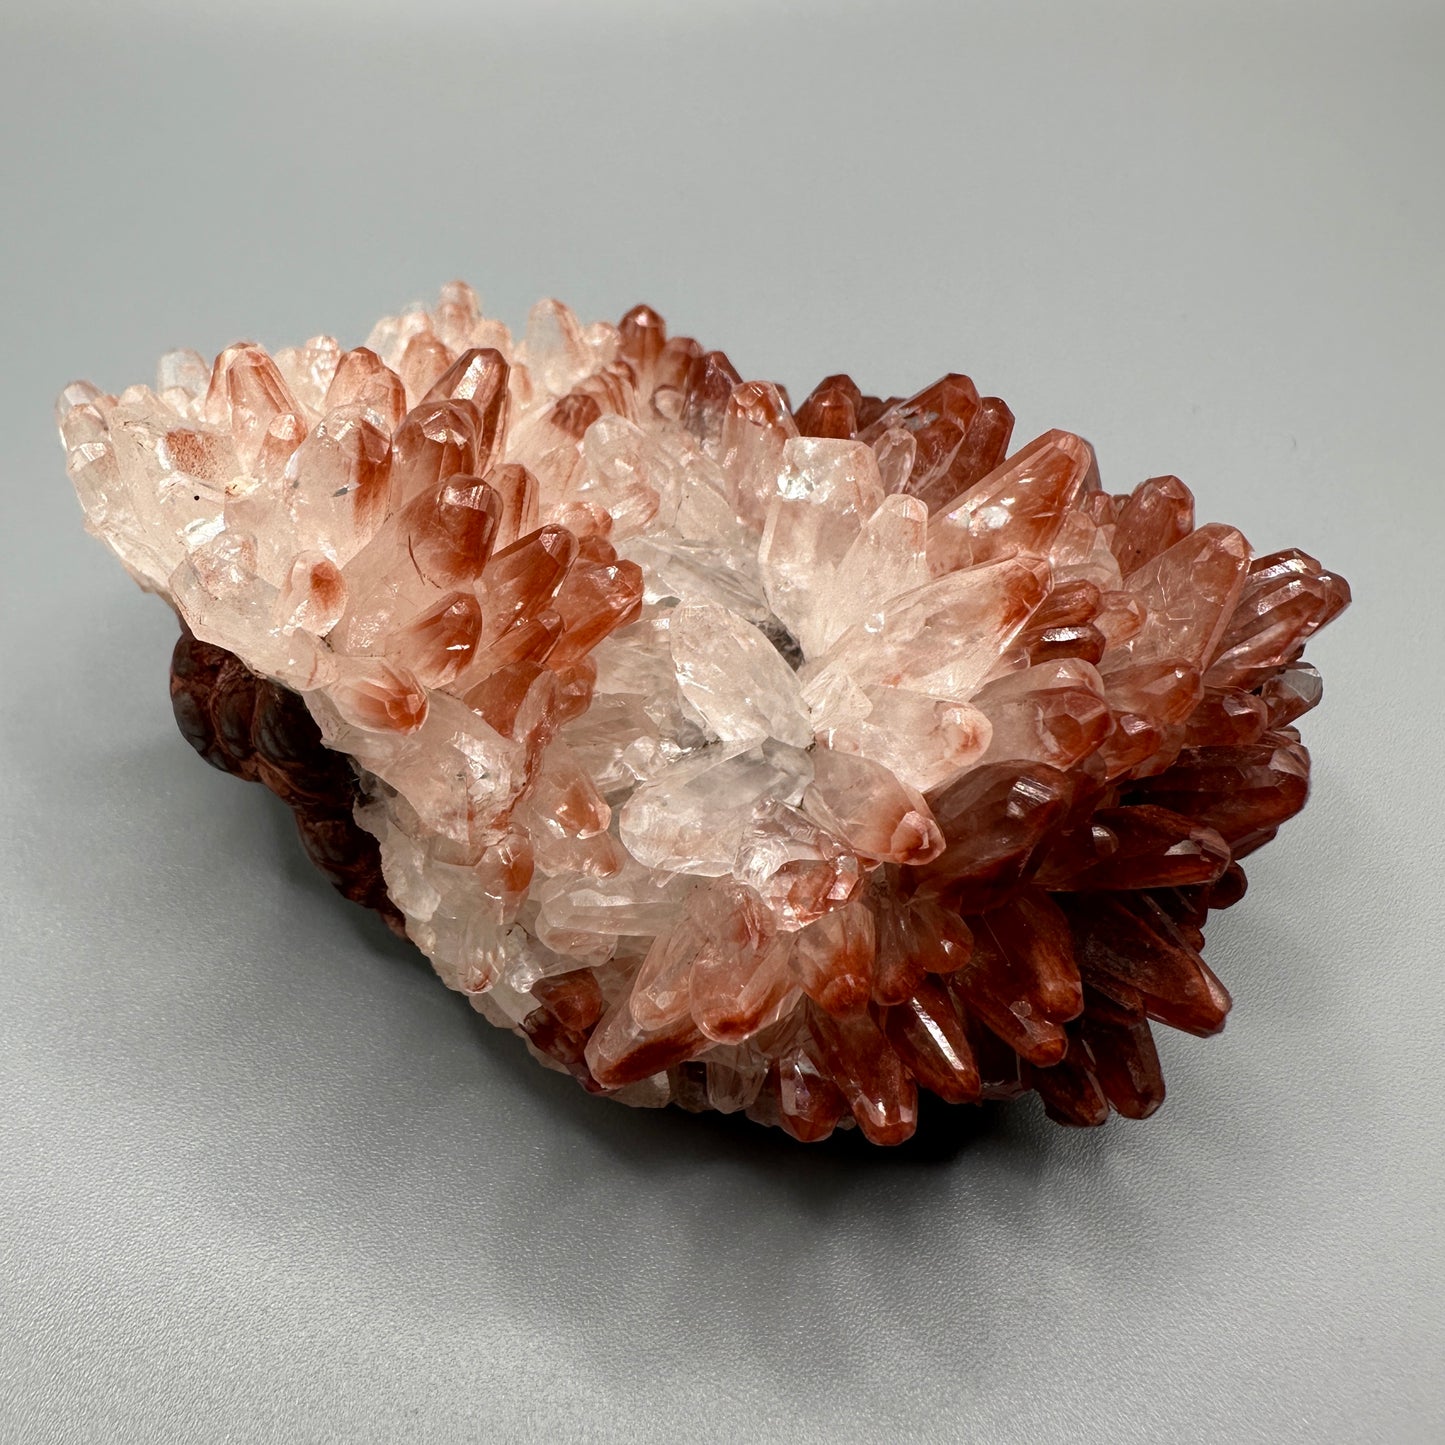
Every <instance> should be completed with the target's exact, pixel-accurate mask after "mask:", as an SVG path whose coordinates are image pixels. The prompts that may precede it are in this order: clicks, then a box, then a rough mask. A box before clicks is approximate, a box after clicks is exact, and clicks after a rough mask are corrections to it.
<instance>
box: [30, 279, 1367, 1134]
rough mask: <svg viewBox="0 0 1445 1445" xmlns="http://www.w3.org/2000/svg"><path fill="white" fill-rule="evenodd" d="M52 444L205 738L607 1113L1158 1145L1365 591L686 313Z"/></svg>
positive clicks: (1052, 445)
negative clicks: (1218, 945) (1029, 1108)
mask: <svg viewBox="0 0 1445 1445" xmlns="http://www.w3.org/2000/svg"><path fill="white" fill-rule="evenodd" d="M59 417H60V428H61V435H62V438H63V440H64V443H65V446H66V449H67V452H68V456H69V469H70V475H71V477H72V479H73V481H74V483H75V487H76V490H77V492H78V493H79V496H80V500H81V503H82V505H83V507H84V510H85V514H86V518H87V522H88V525H89V527H90V529H91V530H92V531H93V532H95V533H96V534H97V535H99V536H100V537H101V538H103V539H104V540H105V541H106V542H107V543H108V544H109V546H110V547H111V548H112V549H113V550H114V551H115V553H116V554H117V555H118V556H119V557H120V559H121V561H122V562H123V563H124V564H125V566H126V567H127V569H128V570H129V571H130V572H131V574H132V576H134V577H135V579H136V580H137V581H138V582H139V583H140V584H141V586H142V587H145V588H147V589H148V590H151V591H154V592H158V593H159V594H160V595H161V596H163V597H164V598H166V599H167V600H168V601H169V602H170V603H171V605H172V606H173V607H174V608H175V610H176V612H177V613H178V614H179V617H180V620H181V624H182V637H181V641H180V643H179V645H178V646H177V649H176V653H175V658H174V663H173V672H172V694H173V698H174V702H175V709H176V715H177V718H178V720H179V722H180V724H181V727H182V730H183V732H184V733H185V735H186V737H187V738H188V739H189V740H190V741H191V742H192V744H193V745H194V746H195V747H196V748H197V750H198V751H200V752H201V754H202V755H203V756H204V757H206V758H207V759H208V760H209V761H210V762H212V763H214V764H216V765H217V766H219V767H222V768H225V769H227V770H229V771H231V772H234V773H237V774H239V775H241V776H243V777H249V778H255V779H258V780H260V781H261V782H264V783H265V784H266V785H267V786H268V787H270V788H271V789H273V790H274V791H275V792H277V793H278V794H280V795H281V796H282V797H283V798H285V799H286V801H287V802H289V803H290V804H291V806H292V807H293V808H294V809H295V812H296V816H297V820H298V823H299V825H300V829H301V833H302V836H303V839H304V841H305V844H306V847H307V849H308V851H309V853H310V854H311V856H312V858H313V859H314V860H315V861H316V862H317V863H318V865H319V866H320V867H322V868H323V869H324V870H325V871H326V872H327V873H328V875H329V876H330V877H331V878H332V880H333V881H334V882H335V883H336V884H337V886H338V887H339V888H341V889H342V890H343V892H345V893H346V895H347V896H348V897H350V898H353V899H355V900H357V901H358V902H361V903H363V904H365V905H367V906H369V907H372V908H375V909H377V910H378V911H379V912H380V913H381V914H382V915H383V916H384V917H385V918H386V919H387V920H388V921H389V922H390V923H391V924H392V925H393V927H395V928H396V929H398V930H399V931H403V932H404V933H405V934H406V936H407V937H409V938H410V939H412V940H413V941H414V942H415V943H416V945H417V946H418V947H419V948H420V949H421V950H422V952H423V953H425V954H426V956H427V957H428V958H429V959H430V960H431V962H432V963H433V965H434V966H435V968H436V971H437V972H438V973H439V974H440V975H441V977H442V979H443V980H444V981H445V982H446V983H447V984H448V985H449V986H450V987H452V988H454V989H457V990H459V991H461V992H462V993H463V994H465V995H466V996H467V997H468V998H469V999H470V1000H471V1003H472V1004H473V1006H474V1007H475V1008H476V1009H478V1010H479V1011H480V1012H481V1013H483V1014H484V1015H485V1016H486V1017H487V1018H488V1019H490V1020H491V1021H492V1022H493V1023H495V1024H498V1025H500V1026H502V1027H504V1028H509V1029H512V1030H514V1031H515V1032H516V1033H518V1034H520V1035H521V1036H522V1037H523V1038H524V1039H525V1040H526V1043H527V1045H528V1047H529V1048H530V1049H531V1050H532V1051H533V1053H534V1054H536V1056H537V1057H538V1058H539V1059H540V1060H541V1061H542V1062H543V1063H545V1064H547V1065H549V1066H551V1067H554V1068H557V1069H561V1070H564V1071H566V1072H568V1073H570V1074H572V1075H574V1076H575V1077H576V1078H577V1079H578V1080H579V1081H580V1082H581V1083H582V1085H583V1086H584V1087H585V1088H586V1089H588V1090H590V1091H592V1092H594V1093H598V1094H602V1095H604V1096H607V1097H611V1098H616V1099H620V1100H623V1101H625V1102H627V1103H632V1104H651V1105H660V1104H665V1103H667V1102H669V1101H672V1102H675V1103H677V1104H679V1105H681V1106H682V1107H683V1108H684V1109H689V1110H701V1109H717V1110H722V1111H724V1112H732V1111H738V1110H745V1111H746V1112H747V1114H748V1116H749V1117H751V1118H753V1119H755V1120H757V1121H759V1122H760V1123H765V1124H772V1125H778V1126H780V1127H782V1128H783V1129H785V1130H786V1131H787V1132H788V1133H789V1134H791V1135H793V1136H794V1137H795V1138H797V1139H801V1140H817V1139H821V1138H823V1137H825V1136H826V1135H828V1134H829V1133H830V1132H831V1131H832V1130H833V1129H834V1128H836V1127H838V1126H839V1125H850V1124H852V1123H854V1122H856V1124H857V1126H858V1127H859V1128H860V1129H861V1130H862V1131H863V1133H864V1134H865V1135H866V1136H867V1137H868V1138H869V1139H871V1140H873V1141H874V1142H876V1143H880V1144H892V1143H897V1142H898V1141H900V1140H902V1139H905V1138H907V1137H908V1135H909V1134H910V1133H911V1132H912V1131H913V1129H914V1127H915V1123H916V1119H917V1108H918V1090H919V1089H920V1088H922V1089H926V1090H929V1091H931V1092H933V1093H934V1094H936V1095H938V1096H940V1097H941V1098H942V1099H945V1100H948V1101H952V1102H957V1103H966V1102H970V1101H976V1100H979V1099H997V1098H1007V1097H1011V1096H1013V1095H1016V1094H1018V1093H1020V1092H1023V1091H1026V1090H1029V1089H1036V1090H1037V1091H1038V1092H1039V1094H1040V1095H1041V1096H1042V1099H1043V1102H1044V1107H1045V1108H1046V1110H1047V1111H1048V1113H1049V1114H1050V1115H1051V1116H1052V1117H1054V1118H1055V1119H1057V1120H1059V1121H1061V1122H1063V1123H1068V1124H1076V1125H1086V1124H1098V1123H1101V1122H1103V1120H1104V1119H1105V1118H1106V1116H1107V1114H1108V1112H1109V1110H1110V1108H1112V1109H1114V1110H1115V1111H1116V1112H1118V1113H1120V1114H1123V1115H1126V1116H1129V1117H1133V1118H1142V1117H1144V1116H1146V1115H1148V1114H1150V1113H1152V1112H1153V1111H1154V1110H1155V1109H1157V1108H1158V1106H1159V1104H1160V1102H1161V1100H1162V1099H1163V1097H1164V1084H1163V1080H1162V1078H1161V1076H1160V1070H1159V1060H1158V1057H1157V1055H1156V1052H1155V1048H1154V1042H1153V1038H1152V1036H1151V1032H1150V1023H1151V1021H1152V1022H1155V1023H1162V1024H1168V1025H1170V1026H1172V1027H1174V1028H1179V1029H1184V1030H1186V1031H1188V1032H1190V1033H1194V1034H1200V1035H1204V1034H1211V1033H1214V1032H1215V1031H1217V1030H1218V1029H1219V1028H1220V1027H1221V1026H1222V1025H1223V1023H1224V1018H1225V1014H1226V1012H1227V1011H1228V1009H1229V995H1228V994H1227V993H1226V992H1225V990H1224V988H1223V986H1222V985H1221V984H1220V982H1219V981H1218V980H1217V979H1216V978H1215V976H1214V975H1213V974H1212V973H1211V972H1210V970H1209V968H1208V967H1207V966H1206V965H1205V963H1204V961H1203V959H1202V958H1201V957H1200V949H1201V946H1202V944H1203V933H1202V931H1201V929H1202V926H1203V924H1204V921H1205V917H1206V915H1207V913H1208V911H1209V910H1210V909H1211V908H1226V907H1228V906H1229V905H1230V904H1232V903H1234V902H1235V901H1237V900H1238V899H1239V898H1240V897H1241V895H1242V894H1243V891H1244V874H1243V873H1242V872H1241V870H1240V867H1239V861H1240V860H1241V859H1242V858H1244V857H1245V856H1247V855H1248V854H1249V853H1251V852H1253V851H1254V850H1255V849H1256V848H1258V847H1259V846H1260V845H1261V844H1263V843H1265V842H1267V841H1268V840H1269V839H1270V838H1272V837H1273V836H1274V833H1275V831H1276V829H1277V828H1278V827H1279V825H1280V824H1281V823H1283V822H1284V821H1285V820H1286V819H1287V818H1289V817H1291V816H1292V815H1293V814H1294V813H1296V812H1297V811H1298V810H1299V809H1300V807H1301V806H1302V805H1303V803H1304V801H1305V795H1306V790H1307V780H1308V770H1309V758H1308V755H1307V754H1306V752H1305V750H1304V748H1303V747H1302V746H1301V745H1300V740H1299V734H1298V732H1297V731H1296V729H1295V723H1296V721H1297V720H1298V718H1299V717H1300V715H1301V714H1302V713H1304V712H1306V711H1307V710H1308V709H1309V708H1311V707H1312V706H1314V704H1315V703H1316V702H1317V701H1318V700H1319V696H1320V682H1319V676H1318V674H1317V673H1316V672H1315V670H1314V669H1313V668H1312V667H1310V666H1309V665H1307V664H1306V663H1304V662H1302V661H1301V660H1300V654H1301V650H1302V648H1303V645H1304V642H1305V640H1306V638H1308V637H1309V635H1310V634H1311V633H1313V632H1314V631H1315V629H1317V628H1318V627H1320V626H1322V625H1323V624H1324V623H1325V622H1327V621H1329V620H1330V618H1332V617H1333V616H1335V614H1336V613H1338V612H1339V611H1340V610H1341V608H1343V607H1344V606H1345V605H1346V603H1347V602H1348V600H1349V591H1348V589H1347V587H1346V586H1345V584H1344V582H1343V581H1342V580H1341V579H1340V578H1339V577H1337V576H1335V575H1333V574H1331V573H1329V572H1327V571H1325V570H1324V569H1322V568H1321V567H1320V565H1319V564H1318V563H1317V562H1315V561H1314V560H1313V558H1311V557H1308V556H1306V555H1304V554H1303V553H1301V552H1297V551H1285V552H1278V553H1274V554H1272V555H1270V556H1265V557H1254V556H1253V555H1252V553H1251V551H1250V548H1249V546H1248V544H1247V543H1246V542H1245V540H1244V538H1243V537H1242V536H1241V535H1240V533H1239V532H1237V531H1235V530H1234V528H1232V527H1226V526H1219V525H1215V524H1210V525H1206V526H1200V527H1196V526H1195V523H1194V507H1193V501H1192V499H1191V497H1190V494H1189V492H1188V491H1187V490H1186V488H1185V487H1184V486H1183V484H1182V483H1181V482H1180V481H1179V480H1178V479H1177V478H1174V477H1153V478H1151V479H1149V480H1148V481H1145V482H1142V483H1141V484H1140V485H1139V486H1138V487H1136V488H1135V489H1134V490H1133V491H1132V492H1130V493H1128V494H1126V495H1113V494H1111V493H1108V492H1106V491H1104V490H1103V489H1102V487H1101V485H1100V481H1099V476H1098V472H1097V470H1096V468H1095V465H1094V457H1093V452H1092V450H1091V449H1090V447H1089V446H1088V444H1087V443H1086V442H1084V441H1082V440H1081V439H1080V438H1079V437H1077V436H1073V435H1070V434H1069V433H1067V432H1059V431H1054V432H1049V433H1047V434H1045V435H1044V436H1042V437H1039V438H1038V439H1036V440H1035V441H1032V442H1030V443H1029V444H1028V445H1026V446H1024V447H1022V448H1020V449H1018V450H1016V451H1014V452H1012V453H1010V451H1009V442H1010V433H1011V431H1012V427H1013V417H1012V414H1011V413H1010V411H1009V409H1008V407H1007V406H1005V405H1004V403H1003V402H1002V401H1000V400H998V399H997V398H996V397H980V396H979V394H978V392H977V390H976V389H975V387H974V385H973V383H972V382H971V381H970V380H969V379H968V378H967V377H965V376H959V375H950V376H946V377H944V378H943V379H942V380H940V381H937V382H935V383H934V384H933V385H932V386H929V387H927V388H925V389H924V390H923V391H921V392H919V393H918V394H917V395H916V396H911V397H906V398H899V397H893V398H888V399H881V398H878V397H874V396H865V395H863V394H862V393H861V392H860V390H859V388H858V387H857V386H856V385H854V383H853V382H852V381H851V380H850V379H849V378H848V377H846V376H842V375H839V376H830V377H827V378H825V379H824V380H823V381H822V382H820V383H819V385H818V386H817V387H816V388H815V389H814V391H813V392H812V394H811V395H809V396H808V397H807V399H806V400H805V401H803V403H802V404H801V405H800V406H798V407H797V408H796V409H794V408H793V407H792V405H791V403H790V402H789V400H788V397H787V394H786V392H785V391H784V390H783V388H782V387H780V386H777V385H774V384H773V383H770V382H766V381H746V382H745V381H743V380H742V379H741V377H739V375H738V374H737V372H736V371H734V369H733V367H732V366H731V364H730V363H729V362H728V360H727V358H726V357H725V356H724V355H723V354H722V353H721V352H717V351H704V350H703V349H702V347H701V346H699V345H698V344H697V343H696V342H695V341H692V340H688V339H686V338H681V337H668V335H667V334H666V331H665V329H664V327H663V323H662V320H661V318H660V317H659V316H657V314H656V313H655V312H653V311H651V310H649V309H647V308H646V307H638V308H636V309H634V310H633V311H630V312H629V313H628V314H627V315H626V316H625V317H623V319H622V321H621V323H620V324H618V325H616V326H612V325H606V324H596V325H591V326H582V325H580V324H579V323H578V321H577V319H576V317H574V316H573V314H572V313H571V312H570V311H569V310H567V309H566V308H565V307H563V306H561V305H559V304H557V303H555V302H550V301H549V302H543V303H541V304H540V305H539V306H537V307H536V308H535V310H534V311H533V312H532V315H531V317H530V320H529V322H528V326H527V332H526V335H525V337H524V338H523V339H522V340H521V341H518V342H514V341H513V340H512V338H511V337H510V336H509V335H508V333H507V330H506V328H505V327H503V326H502V325H500V324H499V323H497V322H495V321H490V320H487V319H485V318H484V317H483V316H482V315H481V314H480V313H479V310H478V307H477V303H476V298H475V297H474V295H473V294H472V292H471V291H470V290H469V289H468V288H467V287H465V286H464V285H461V284H454V285H451V286H449V287H447V288H446V289H445V290H444V291H443V293H442V297H441V301H440V304H439V305H438V306H437V307H436V308H435V310H434V311H432V312H430V313H428V312H427V311H425V310H422V309H414V310H411V311H408V312H406V313H405V314H403V315H401V316H397V317H389V318H387V319H386V320H384V321H382V322H381V323H380V324H379V325H378V326H377V327H376V329H375V330H374V331H373V332H372V335H371V337H370V338H369V340H368V342H367V344H366V345H365V346H364V347H359V348H356V349H354V350H350V351H347V350H343V349H342V347H341V346H340V344H339V343H338V342H336V341H335V340H333V339H332V338H331V337H329V336H318V337H315V338H314V339H312V340H311V341H308V342H307V343H305V345H303V346H299V347H293V348H288V349H286V350H283V351H279V352H277V353H276V354H275V356H274V357H273V356H270V355H268V354H267V353H266V352H265V351H263V350H262V349H261V348H260V347H259V346H255V345H251V344H249V343H243V344H238V345H234V346H230V347H227V348H226V350H224V351H223V352H222V353H221V354H220V356H218V357H217V358H216V360H215V362H214V364H213V365H211V366H207V365H206V364H205V363H204V362H203V361H202V359H201V358H200V357H199V356H197V355H196V354H195V353H193V352H175V353H172V354H171V355H169V356H167V357H165V358H164V359H163V360H162V362H161V364H160V373H159V377H158V379H157V382H156V385H155V387H154V389H152V388H148V387H144V386H134V387H131V388H129V389H128V390H126V391H124V392H122V393H121V394H120V395H119V396H112V395H106V394H104V393H101V392H99V391H98V390H96V388H94V387H93V386H89V385H86V384H83V383H78V384H76V385H73V386H71V387H69V388H67V389H66V391H65V393H64V394H63V396H62V397H61V400H60V405H59Z"/></svg>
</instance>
